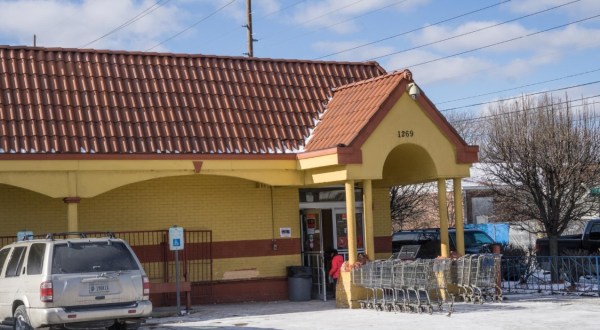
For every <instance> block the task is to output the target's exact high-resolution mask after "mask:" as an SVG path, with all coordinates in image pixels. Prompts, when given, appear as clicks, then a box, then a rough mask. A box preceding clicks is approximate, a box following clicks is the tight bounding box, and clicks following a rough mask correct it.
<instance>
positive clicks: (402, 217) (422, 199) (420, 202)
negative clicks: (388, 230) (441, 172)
mask: <svg viewBox="0 0 600 330" xmlns="http://www.w3.org/2000/svg"><path fill="white" fill-rule="evenodd" d="M429 191H430V185H428V184H425V183H421V184H411V185H405V186H395V187H391V188H390V210H391V211H392V229H393V230H394V231H398V230H402V229H407V228H416V227H418V226H419V223H420V222H422V218H423V216H425V215H426V214H427V204H428V203H427V200H428V198H427V194H428V193H429Z"/></svg>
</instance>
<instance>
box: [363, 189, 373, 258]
mask: <svg viewBox="0 0 600 330" xmlns="http://www.w3.org/2000/svg"><path fill="white" fill-rule="evenodd" d="M363 217H364V219H365V234H364V235H365V239H364V242H365V254H366V255H367V256H369V259H371V260H375V234H374V231H373V183H372V181H371V180H364V181H363Z"/></svg>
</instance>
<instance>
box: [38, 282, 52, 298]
mask: <svg viewBox="0 0 600 330" xmlns="http://www.w3.org/2000/svg"><path fill="white" fill-rule="evenodd" d="M40 300H41V301H42V302H53V301H54V289H53V288H52V281H45V282H42V284H40Z"/></svg>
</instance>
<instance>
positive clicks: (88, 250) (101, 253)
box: [52, 242, 139, 274]
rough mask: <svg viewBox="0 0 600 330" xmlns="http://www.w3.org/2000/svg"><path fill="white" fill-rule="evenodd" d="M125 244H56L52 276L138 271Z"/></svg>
mask: <svg viewBox="0 0 600 330" xmlns="http://www.w3.org/2000/svg"><path fill="white" fill-rule="evenodd" d="M138 269H139V267H138V265H137V263H136V261H135V259H134V258H133V255H132V254H131V253H130V252H129V249H127V247H126V246H125V244H123V243H120V242H110V243H109V242H86V243H70V244H68V245H67V244H56V245H55V246H54V257H53V260H52V274H74V273H93V272H113V271H120V270H138Z"/></svg>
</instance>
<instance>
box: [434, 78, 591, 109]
mask: <svg viewBox="0 0 600 330" xmlns="http://www.w3.org/2000/svg"><path fill="white" fill-rule="evenodd" d="M597 83H600V80H596V81H592V82H588V83H583V84H579V85H572V86H567V87H561V88H556V89H552V90H548V91H543V92H536V93H529V94H525V95H524V96H534V95H539V94H544V93H550V92H557V91H562V90H567V89H571V88H576V87H583V86H589V85H594V84H597ZM521 97H522V96H514V97H508V98H505V99H500V100H495V101H487V102H480V103H473V104H468V105H463V106H460V107H454V108H448V109H443V110H440V112H446V111H452V110H457V109H463V108H470V107H475V106H478V105H485V104H490V103H496V102H504V101H510V100H514V99H518V98H521Z"/></svg>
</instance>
